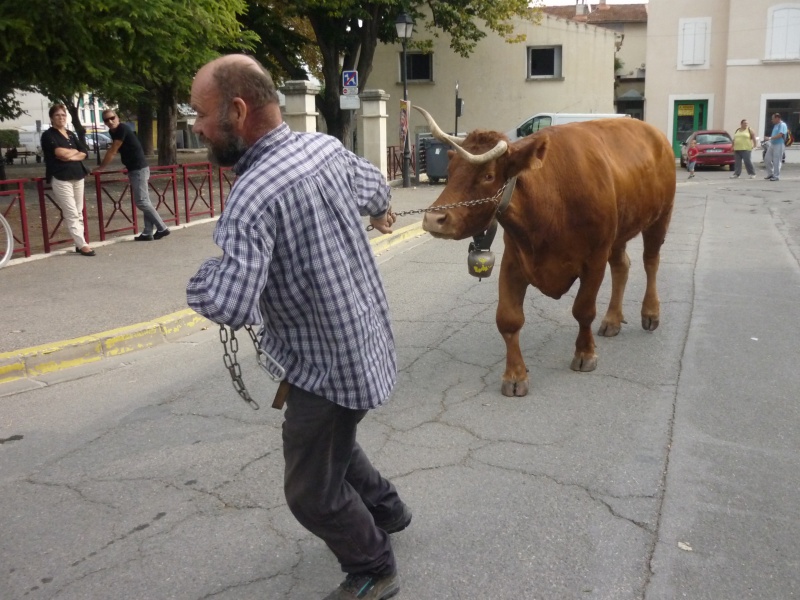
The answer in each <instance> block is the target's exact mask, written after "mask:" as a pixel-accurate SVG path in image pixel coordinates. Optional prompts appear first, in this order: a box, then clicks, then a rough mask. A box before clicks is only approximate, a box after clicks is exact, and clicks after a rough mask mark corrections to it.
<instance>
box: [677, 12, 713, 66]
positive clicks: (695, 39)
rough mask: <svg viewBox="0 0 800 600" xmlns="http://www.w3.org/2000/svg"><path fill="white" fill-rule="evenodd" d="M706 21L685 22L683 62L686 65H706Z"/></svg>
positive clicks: (682, 36)
mask: <svg viewBox="0 0 800 600" xmlns="http://www.w3.org/2000/svg"><path fill="white" fill-rule="evenodd" d="M707 35H708V32H707V27H706V23H704V22H701V21H695V22H689V23H684V24H683V31H682V35H681V38H682V50H683V52H682V54H681V62H682V63H683V64H684V65H704V64H705V63H706V36H707Z"/></svg>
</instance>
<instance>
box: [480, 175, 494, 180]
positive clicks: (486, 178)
mask: <svg viewBox="0 0 800 600" xmlns="http://www.w3.org/2000/svg"><path fill="white" fill-rule="evenodd" d="M483 179H484V181H494V174H493V173H487V174H486V175H484V176H483Z"/></svg>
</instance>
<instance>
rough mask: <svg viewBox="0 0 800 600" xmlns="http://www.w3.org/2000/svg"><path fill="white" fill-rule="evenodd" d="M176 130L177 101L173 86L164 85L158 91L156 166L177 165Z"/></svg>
mask: <svg viewBox="0 0 800 600" xmlns="http://www.w3.org/2000/svg"><path fill="white" fill-rule="evenodd" d="M177 128H178V100H177V94H176V93H175V86H174V85H171V84H164V85H162V86H161V87H160V88H159V89H158V164H159V165H174V164H177V163H178V148H177V146H176V144H175V132H176V130H177Z"/></svg>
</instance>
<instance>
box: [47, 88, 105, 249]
mask: <svg viewBox="0 0 800 600" xmlns="http://www.w3.org/2000/svg"><path fill="white" fill-rule="evenodd" d="M50 124H51V127H50V129H48V130H47V131H45V132H44V133H43V134H42V152H43V153H44V163H45V176H46V178H47V182H48V183H49V184H50V185H51V186H52V188H53V200H54V201H55V203H56V204H58V207H59V208H60V209H61V213H62V214H63V215H64V220H65V221H66V223H67V227H68V228H69V233H70V235H71V236H72V239H73V240H74V241H75V252H79V253H80V254H82V255H83V256H94V255H95V252H94V250H92V249H91V248H90V247H89V244H87V243H86V238H84V237H83V179H84V177H86V173H87V170H86V169H85V167H84V166H83V163H82V162H81V161H82V160H83V159H84V158H86V156H87V154H88V152H89V151H88V149H87V148H86V147H85V146H83V145H82V144H81V143H80V141H79V140H78V137H77V136H76V135H75V134H74V133H73V132H72V131H69V130H68V129H67V109H66V107H65V106H64V105H63V104H54V105H53V106H51V107H50Z"/></svg>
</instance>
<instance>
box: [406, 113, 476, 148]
mask: <svg viewBox="0 0 800 600" xmlns="http://www.w3.org/2000/svg"><path fill="white" fill-rule="evenodd" d="M414 108H416V109H417V110H418V111H419V112H421V113H422V116H423V117H425V120H426V121H427V122H428V127H430V128H431V135H432V136H433V137H435V138H436V139H437V140H439V141H441V142H444V143H445V144H451V145H453V146H456V147H458V146H460V145H461V144H463V143H464V140H465V139H466V138H463V137H456V136H454V135H448V134H446V133H445V132H444V131H442V130H441V128H440V127H439V126H438V125H437V124H436V121H434V120H433V117H432V116H431V115H430V113H428V111H427V110H425V109H424V108H420V107H419V106H415V107H414Z"/></svg>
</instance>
